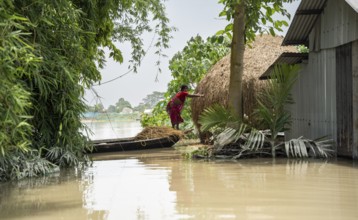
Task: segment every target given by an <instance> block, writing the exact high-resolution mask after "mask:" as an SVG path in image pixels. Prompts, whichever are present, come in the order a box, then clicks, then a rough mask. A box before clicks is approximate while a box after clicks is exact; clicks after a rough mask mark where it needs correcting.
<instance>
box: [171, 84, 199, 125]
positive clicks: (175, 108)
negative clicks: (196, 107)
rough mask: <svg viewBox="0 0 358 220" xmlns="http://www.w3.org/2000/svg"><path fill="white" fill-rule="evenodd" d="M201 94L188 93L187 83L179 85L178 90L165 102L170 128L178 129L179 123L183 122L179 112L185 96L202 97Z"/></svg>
mask: <svg viewBox="0 0 358 220" xmlns="http://www.w3.org/2000/svg"><path fill="white" fill-rule="evenodd" d="M203 96H204V95H202V94H189V93H188V86H187V85H182V86H181V88H180V92H178V93H177V94H175V96H174V97H173V98H172V99H171V100H170V101H169V103H168V104H167V112H168V114H169V116H170V121H171V123H172V128H175V129H178V130H179V124H180V123H182V122H184V120H183V118H182V117H181V115H180V114H181V111H182V109H183V107H184V103H185V99H186V97H190V98H194V97H203Z"/></svg>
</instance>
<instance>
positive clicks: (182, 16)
mask: <svg viewBox="0 0 358 220" xmlns="http://www.w3.org/2000/svg"><path fill="white" fill-rule="evenodd" d="M299 2H300V1H294V2H293V3H291V4H287V5H286V9H287V10H288V11H289V12H290V13H291V19H292V17H293V15H294V13H295V11H296V9H297V7H298V5H299ZM165 6H166V13H167V16H168V18H169V20H170V21H169V25H170V26H172V27H175V28H177V31H175V32H172V36H173V38H172V39H171V41H170V42H169V45H170V48H167V49H165V50H164V54H165V55H167V58H161V66H160V68H161V70H162V72H161V73H158V67H157V66H156V64H155V63H156V61H157V60H158V57H157V56H156V55H154V52H155V48H154V47H150V46H151V42H152V39H153V36H154V35H153V33H149V34H145V35H143V38H142V39H143V41H144V48H145V50H146V49H147V48H149V51H148V53H147V55H146V56H145V57H144V58H143V60H142V62H141V66H140V67H139V68H138V71H137V73H133V72H130V73H128V74H125V73H127V72H128V71H129V69H128V65H129V63H128V60H130V51H131V50H130V48H129V46H128V45H121V44H117V46H118V48H119V49H121V51H122V53H123V56H124V62H123V63H116V62H114V61H113V60H111V59H107V64H106V66H105V68H103V69H101V70H100V72H101V75H102V82H106V81H109V80H112V79H114V78H116V77H118V76H121V75H123V74H125V75H124V76H122V77H120V78H119V79H117V80H114V81H112V82H109V83H105V84H103V85H101V86H94V87H93V90H95V91H96V93H97V94H98V96H100V99H98V98H97V96H96V95H95V93H94V92H93V90H87V91H86V94H85V100H86V103H87V104H88V105H91V106H93V105H95V104H98V103H102V104H103V105H104V107H105V108H108V106H109V105H114V104H115V103H116V102H117V101H118V100H119V99H120V98H124V99H125V100H127V101H129V102H130V103H131V105H132V107H135V106H137V105H138V104H139V103H141V102H142V100H143V99H144V98H145V97H146V96H147V95H149V94H151V93H153V92H154V91H158V92H165V91H166V90H167V85H168V83H169V82H170V81H171V80H172V76H171V73H170V70H169V68H168V65H169V60H170V59H171V58H172V57H173V55H174V54H175V53H177V52H180V51H181V50H182V49H183V48H184V47H185V46H186V43H187V41H189V39H190V38H191V37H193V36H196V35H200V36H201V37H203V38H204V39H206V38H207V37H209V36H212V35H214V34H215V33H216V32H217V31H219V30H221V29H224V28H225V26H226V25H227V24H228V21H226V20H224V19H223V18H219V13H220V12H221V11H222V9H223V5H222V4H219V3H218V0H167V1H165ZM281 19H282V18H281ZM285 20H286V21H287V22H289V23H290V21H289V20H287V19H285ZM286 31H287V28H285V29H284V32H283V33H278V35H284V34H285V32H286ZM157 76H158V77H157ZM156 77H157V79H158V80H157V81H156Z"/></svg>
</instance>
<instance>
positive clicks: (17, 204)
mask: <svg viewBox="0 0 358 220" xmlns="http://www.w3.org/2000/svg"><path fill="white" fill-rule="evenodd" d="M93 158H94V159H95V160H96V161H94V162H93V164H92V166H90V167H87V168H85V169H83V170H76V171H66V172H63V173H61V175H58V176H51V177H46V178H39V179H33V180H29V181H28V182H26V181H25V182H13V183H7V184H2V185H0V186H1V192H0V196H1V197H0V198H1V199H0V216H1V217H0V218H1V219H129V220H130V219H155V220H157V219H168V220H172V219H195V220H204V219H205V220H207V219H209V220H210V219H293V220H295V219H315V220H316V219H325V220H327V219H357V218H358V212H357V210H356V209H357V207H358V169H357V166H356V165H355V164H354V163H352V162H351V161H330V162H327V161H320V160H310V161H299V160H271V159H250V160H240V161H188V160H183V159H181V157H180V155H179V154H178V152H176V151H174V150H166V149H157V150H151V151H145V152H127V153H120V154H98V155H93Z"/></svg>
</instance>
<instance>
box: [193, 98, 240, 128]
mask: <svg viewBox="0 0 358 220" xmlns="http://www.w3.org/2000/svg"><path fill="white" fill-rule="evenodd" d="M236 120H237V119H236V118H235V117H234V116H233V114H232V112H231V111H230V110H229V109H227V108H225V107H224V106H221V105H218V104H214V105H213V106H211V107H209V108H206V109H205V110H204V112H203V113H202V114H201V115H200V116H199V123H200V124H201V130H202V131H207V130H209V129H211V128H214V127H221V128H225V127H227V125H228V124H229V123H232V122H233V121H236Z"/></svg>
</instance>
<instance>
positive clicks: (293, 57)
mask: <svg viewBox="0 0 358 220" xmlns="http://www.w3.org/2000/svg"><path fill="white" fill-rule="evenodd" d="M307 59H308V53H288V52H286V53H282V54H281V55H280V56H279V57H278V58H277V59H276V60H275V62H274V63H273V64H271V66H270V67H269V68H268V69H267V70H266V71H265V72H264V73H263V74H262V75H261V76H260V78H259V79H260V80H264V79H268V78H270V74H271V72H272V71H273V69H274V68H275V65H277V64H290V65H293V64H298V63H302V61H303V60H307Z"/></svg>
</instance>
